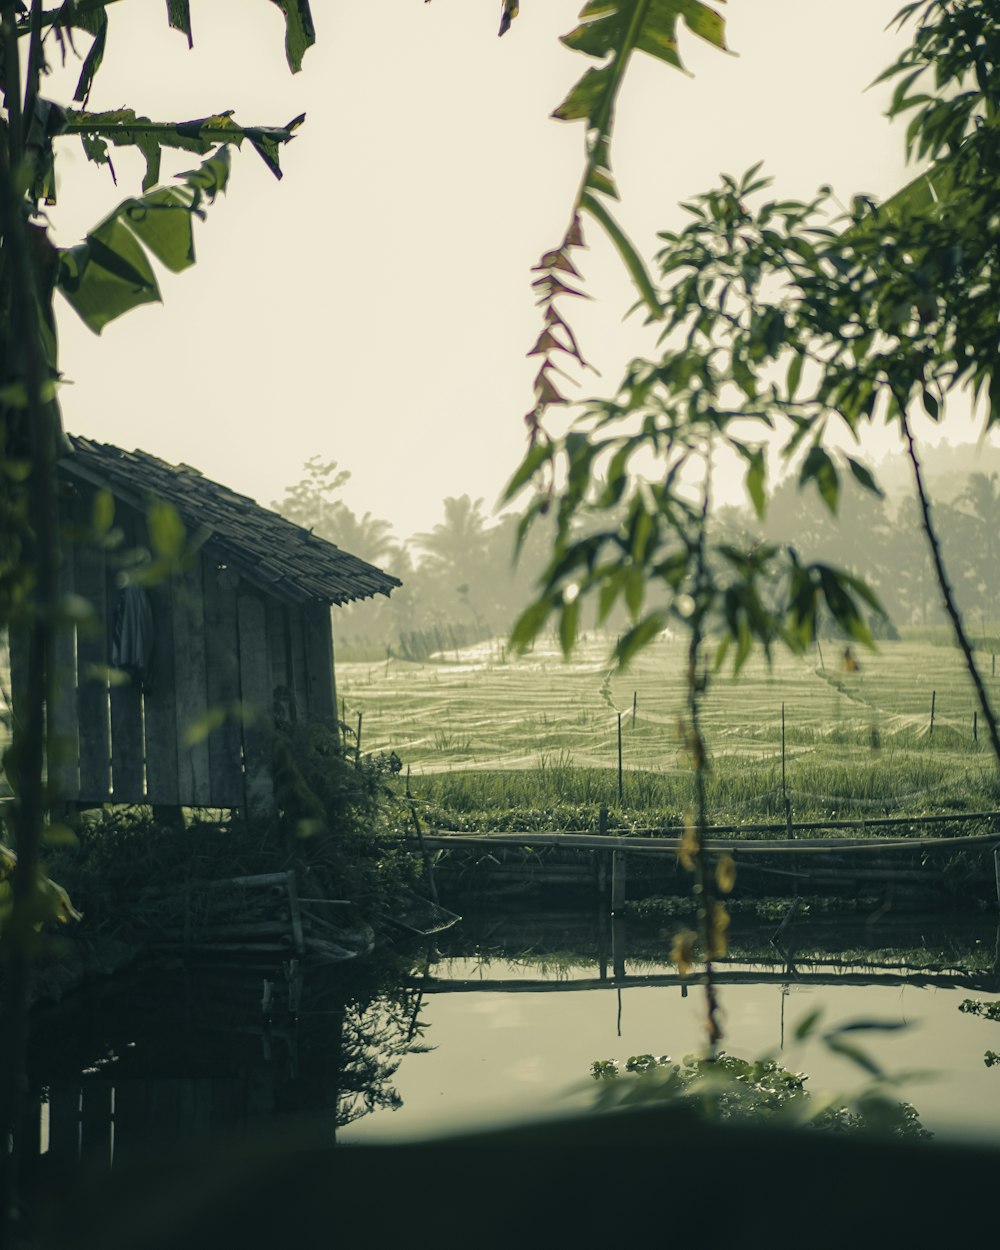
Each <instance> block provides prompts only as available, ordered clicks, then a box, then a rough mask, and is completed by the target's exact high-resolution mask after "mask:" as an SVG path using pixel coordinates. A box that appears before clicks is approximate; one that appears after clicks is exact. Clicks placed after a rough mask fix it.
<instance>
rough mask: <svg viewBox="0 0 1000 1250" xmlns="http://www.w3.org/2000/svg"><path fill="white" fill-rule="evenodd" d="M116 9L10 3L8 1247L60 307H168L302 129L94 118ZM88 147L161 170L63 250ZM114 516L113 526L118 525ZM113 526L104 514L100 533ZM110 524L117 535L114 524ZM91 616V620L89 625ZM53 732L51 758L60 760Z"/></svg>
mask: <svg viewBox="0 0 1000 1250" xmlns="http://www.w3.org/2000/svg"><path fill="white" fill-rule="evenodd" d="M113 3H114V0H64V2H62V3H59V4H54V3H53V4H49V5H46V4H45V3H44V0H30V5H28V6H25V5H24V4H22V3H20V0H0V90H2V92H3V115H2V117H0V465H2V469H3V472H2V474H0V551H2V552H3V555H2V558H0V628H8V629H9V628H12V627H24V628H27V629H28V630H29V637H30V655H29V660H28V666H27V683H26V685H27V688H26V691H25V697H24V699H23V700H21V701H20V705H19V707H18V709H16V711H17V717H16V719H15V723H14V726H13V728H14V741H13V745H12V746H11V748H9V749H8V751H7V753H6V756H5V760H4V764H5V769H6V772H7V776H8V780H9V781H10V782H11V784H12V788H13V790H14V792H15V795H16V803H15V809H14V821H13V825H14V836H15V840H16V847H17V867H16V869H15V871H14V873H13V877H12V883H11V905H10V907H9V909H8V910H7V911H6V914H5V916H4V926H3V938H4V945H5V948H6V953H7V955H8V961H7V976H6V985H5V991H6V995H5V998H6V1000H5V1004H4V1013H3V1015H4V1030H3V1038H2V1042H3V1050H2V1054H0V1142H2V1143H3V1148H2V1151H0V1165H2V1166H0V1240H2V1241H6V1239H7V1235H8V1234H9V1232H10V1221H11V1220H12V1219H13V1217H14V1207H15V1188H14V1178H15V1174H16V1168H17V1158H18V1152H19V1143H20V1136H21V1115H20V1107H21V1089H22V1082H21V1072H22V1071H23V1063H24V1051H25V1045H26V1037H27V1006H28V1002H29V996H30V982H31V956H32V953H33V951H34V950H35V948H36V947H37V941H38V939H37V932H36V931H37V928H38V926H39V925H40V923H41V922H42V921H44V920H45V919H46V918H47V917H49V916H50V915H52V914H54V913H53V906H52V899H51V895H50V893H49V891H48V889H47V885H48V883H47V882H46V879H45V878H44V876H43V874H42V873H41V871H40V868H39V850H40V845H41V841H42V834H43V824H44V818H45V812H46V808H47V806H48V804H49V803H50V802H51V800H52V799H53V798H54V797H57V796H53V795H51V794H49V793H47V792H46V789H45V786H44V784H43V778H44V758H45V754H46V733H47V730H46V717H45V709H46V705H47V704H48V703H49V702H50V696H51V694H52V689H53V682H54V680H55V675H54V667H53V662H52V660H53V644H54V639H55V635H56V631H57V629H58V628H60V627H61V626H63V625H65V624H66V622H67V620H69V619H73V618H74V617H79V616H80V611H81V608H80V605H75V604H64V603H62V602H60V597H59V593H58V588H57V581H56V573H57V562H58V536H57V533H56V493H55V463H56V460H57V459H58V457H59V455H60V454H61V451H62V431H61V425H60V419H59V412H58V407H57V404H56V398H55V394H56V387H57V385H58V383H59V380H60V373H59V362H58V354H57V344H56V334H55V318H54V313H53V300H54V296H55V292H56V291H57V290H58V291H61V292H62V294H63V296H64V297H65V298H66V299H67V301H68V302H69V303H70V305H71V306H72V307H73V308H74V309H75V311H76V312H77V313H78V314H79V315H80V317H81V318H82V319H83V320H84V322H85V323H86V324H87V325H88V326H89V327H90V328H91V329H92V330H94V331H95V332H96V333H100V331H101V330H102V329H103V327H104V326H105V325H106V324H107V323H108V322H109V321H112V320H113V319H115V318H116V317H119V316H121V315H122V314H123V313H125V312H128V311H129V310H130V309H132V308H135V307H138V306H140V305H142V304H145V303H149V302H150V301H153V300H158V299H159V298H160V291H159V284H158V280H157V277H156V274H155V272H154V269H153V265H152V261H153V260H155V261H157V262H159V263H160V264H162V265H163V266H164V267H165V268H166V269H168V270H170V271H172V272H180V271H182V270H184V269H186V268H188V267H189V266H190V265H192V264H193V263H194V242H193V222H194V220H195V218H200V217H202V216H203V215H204V212H205V208H206V207H207V206H208V205H210V204H211V203H212V201H213V200H214V198H215V196H216V195H217V194H218V193H219V192H220V191H223V190H224V189H225V186H226V182H227V179H228V175H229V153H230V149H231V148H232V147H234V146H235V147H239V146H241V145H242V144H244V143H247V144H249V145H250V146H251V147H253V148H254V149H255V151H256V152H257V153H258V155H260V157H261V158H262V159H263V160H264V162H265V163H266V164H267V165H268V167H269V168H270V169H271V171H272V172H273V173H274V174H275V175H276V176H279V177H280V173H281V170H280V161H279V157H280V149H281V146H282V145H283V144H284V143H286V142H288V141H289V140H290V139H291V138H292V137H293V134H294V131H295V129H296V128H297V126H298V125H299V124H300V122H301V121H302V118H301V117H298V118H295V119H294V120H293V121H291V122H289V123H288V124H287V125H286V126H274V127H268V126H241V125H239V124H238V123H237V122H236V121H235V120H234V118H233V116H232V113H231V112H221V113H216V114H212V115H210V116H206V117H202V118H197V119H194V120H192V121H184V122H174V121H167V122H156V121H152V120H150V119H149V118H145V117H138V116H137V115H136V114H135V113H134V111H132V110H130V109H124V108H123V109H119V110H115V111H114V112H112V113H92V112H89V111H88V110H87V100H88V97H89V94H90V90H91V88H92V86H93V82H94V78H95V76H96V74H97V73H98V72H99V70H100V67H101V64H102V61H103V59H104V55H105V50H106V47H107V41H108V31H109V25H110V19H109V15H108V13H107V10H108V9H109V8H110V7H111V6H112V4H113ZM276 3H278V7H279V8H280V9H281V10H282V12H283V13H284V15H285V22H286V54H287V58H288V63H289V66H290V68H291V69H292V70H293V71H295V70H298V69H299V68H300V67H301V63H302V56H303V54H304V53H305V51H306V49H307V48H308V47H309V46H310V44H311V43H312V42H313V39H314V35H313V29H312V19H311V15H310V12H309V4H308V0H276ZM166 13H167V20H168V22H169V24H170V26H172V27H174V28H176V29H177V30H179V31H180V32H181V33H182V34H183V35H184V36H186V38H187V40H188V43H189V44H190V42H191V37H192V31H191V17H190V11H189V4H188V2H187V0H170V3H169V4H168V5H167V6H166ZM80 35H84V36H86V37H87V38H89V40H90V46H89V48H88V50H87V54H86V56H85V57H84V58H83V60H82V65H81V72H80V78H79V81H78V83H77V87H76V92H75V98H74V104H75V105H80V106H81V107H79V108H76V107H67V106H64V105H61V104H59V103H58V102H56V101H55V100H52V99H48V98H46V96H45V95H44V93H43V89H42V88H43V76H44V74H45V71H46V69H47V61H48V59H49V57H50V56H51V55H52V54H53V52H56V51H57V50H58V52H59V53H65V52H66V51H72V50H74V48H75V44H74V40H75V39H76V38H77V37H79V36H80ZM74 137H75V138H78V139H79V140H80V141H81V142H82V144H83V148H84V151H85V153H86V155H87V156H88V158H89V159H91V160H93V161H96V162H97V163H98V164H107V165H109V167H111V169H112V172H113V166H112V158H111V149H112V148H114V147H122V146H132V147H136V148H138V149H139V150H140V151H141V152H142V154H143V156H144V158H145V161H146V175H145V177H144V179H143V185H142V188H141V192H140V193H139V194H137V195H133V196H129V197H128V198H127V199H125V200H123V201H122V202H121V203H120V204H119V205H118V206H117V207H116V208H115V209H113V211H112V212H111V213H110V214H108V216H107V217H105V218H104V220H103V221H101V222H99V223H98V224H97V225H96V226H94V227H93V228H92V229H91V230H90V231H89V232H88V233H87V235H86V237H85V238H84V239H83V240H82V241H81V242H80V243H79V244H77V245H76V246H74V247H70V248H58V247H56V246H55V244H54V243H53V242H52V239H51V238H50V235H49V229H48V221H47V218H46V216H45V212H44V209H45V206H46V205H48V204H51V203H53V202H54V197H55V186H56V183H55V163H56V153H57V150H58V148H59V147H60V145H62V144H63V143H65V142H66V141H67V140H70V139H73V138H74ZM164 148H167V149H177V150H180V151H183V152H189V153H192V154H194V155H195V156H196V157H200V158H202V159H201V160H200V162H199V163H198V164H197V166H196V168H194V169H193V170H191V171H189V172H188V173H185V174H182V175H181V176H180V177H179V178H178V179H177V180H176V181H175V182H174V184H172V185H169V186H163V187H159V186H156V185H155V184H156V183H157V182H158V179H159V172H160V161H161V154H162V151H163V149H164ZM105 520H106V518H105ZM100 521H101V518H100V517H95V530H96V529H97V528H99V525H100ZM104 528H105V529H106V528H107V526H106V525H105V526H104ZM80 619H82V618H80ZM54 746H55V743H54V738H52V737H51V736H50V740H49V743H48V747H49V753H50V755H51V751H52V750H53V749H54Z"/></svg>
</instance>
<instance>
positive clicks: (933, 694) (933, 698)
mask: <svg viewBox="0 0 1000 1250" xmlns="http://www.w3.org/2000/svg"><path fill="white" fill-rule="evenodd" d="M936 702H937V691H936V690H932V691H931V728H930V732H929V733H928V735H927V736H928V738H933V737H934V704H935V703H936Z"/></svg>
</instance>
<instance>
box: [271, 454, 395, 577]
mask: <svg viewBox="0 0 1000 1250" xmlns="http://www.w3.org/2000/svg"><path fill="white" fill-rule="evenodd" d="M304 468H305V477H304V478H303V479H302V481H300V482H297V483H296V484H295V485H294V486H289V487H288V489H287V490H286V492H285V497H284V499H279V500H275V501H274V502H272V504H271V507H272V508H274V509H275V511H276V512H280V513H281V515H282V516H285V517H287V518H288V519H289V521H294V522H295V523H296V525H301V526H304V527H305V528H306V529H309V530H312V531H313V532H314V533H315V534H318V535H319V537H320V538H325V539H326V540H327V541H328V542H331V543H335V544H336V545H337V546H338V547H341V548H342V549H343V550H344V551H349V552H350V553H351V554H352V555H355V556H360V558H361V559H362V560H367V561H369V563H371V564H376V565H380V566H383V565H386V564H388V563H389V562H390V561H391V560H392V559H394V558H395V556H396V554H397V552H398V549H399V548H398V544H397V543H396V541H395V540H394V538H393V537H392V525H391V524H390V523H389V522H388V521H385V520H383V519H382V518H380V517H373V516H372V514H371V513H370V512H366V513H365V514H364V516H362V517H359V516H358V515H357V514H356V513H355V512H353V511H352V510H351V509H350V508H349V507H348V506H347V504H345V503H344V501H343V500H342V499H338V498H337V497H336V496H337V493H338V492H339V491H340V490H341V489H342V488H343V487H344V486H345V485H346V484H347V482H349V481H350V478H351V474H350V472H349V471H348V470H347V469H340V468H338V467H337V462H336V460H330V461H328V462H326V463H324V462H323V461H321V460H320V458H319V456H312V457H311V458H310V459H309V460H307V461H306V463H305V466H304Z"/></svg>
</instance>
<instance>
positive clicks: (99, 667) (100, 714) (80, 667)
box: [70, 493, 111, 803]
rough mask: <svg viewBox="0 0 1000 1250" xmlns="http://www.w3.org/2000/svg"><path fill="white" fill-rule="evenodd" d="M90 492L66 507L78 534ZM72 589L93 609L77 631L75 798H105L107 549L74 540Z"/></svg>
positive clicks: (87, 521) (85, 522)
mask: <svg viewBox="0 0 1000 1250" xmlns="http://www.w3.org/2000/svg"><path fill="white" fill-rule="evenodd" d="M93 508H94V504H93V495H92V494H83V493H81V494H80V495H79V496H78V497H77V498H76V499H75V500H73V502H72V504H71V506H70V517H71V519H72V521H73V522H74V525H75V527H76V529H77V531H78V532H79V533H84V532H86V531H87V530H88V529H89V528H90V525H91V521H92V518H93ZM73 575H74V579H75V583H76V585H75V589H76V593H77V594H78V595H79V596H80V598H81V599H85V600H86V601H87V602H88V603H89V604H90V605H91V607H93V609H94V620H93V623H92V624H91V626H90V627H89V628H80V629H78V630H77V631H76V670H77V691H76V707H77V719H78V725H79V737H80V789H79V793H78V796H77V797H78V798H80V799H81V800H83V801H84V802H88V803H106V802H108V800H109V799H110V798H111V708H110V705H109V702H108V678H107V669H108V664H109V663H110V659H111V657H110V651H109V647H110V643H109V639H110V630H109V627H108V620H107V601H108V591H107V553H106V552H105V551H104V550H103V549H102V548H100V547H98V546H96V545H95V544H94V543H88V542H80V543H78V544H77V548H76V551H75V552H74V558H73Z"/></svg>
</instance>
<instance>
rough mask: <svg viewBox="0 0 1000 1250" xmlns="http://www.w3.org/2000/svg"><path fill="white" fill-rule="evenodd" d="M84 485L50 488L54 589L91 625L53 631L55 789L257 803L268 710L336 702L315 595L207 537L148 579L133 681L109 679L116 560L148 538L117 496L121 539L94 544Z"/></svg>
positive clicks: (143, 798) (308, 710)
mask: <svg viewBox="0 0 1000 1250" xmlns="http://www.w3.org/2000/svg"><path fill="white" fill-rule="evenodd" d="M95 495H96V488H95V487H93V486H91V485H90V484H85V483H82V482H76V483H74V487H73V492H71V493H70V495H69V496H68V497H67V499H65V500H64V501H63V502H64V508H65V511H64V521H65V523H66V525H65V528H66V541H65V543H64V553H63V562H62V566H61V573H60V589H61V590H62V592H63V593H65V594H75V595H78V596H80V597H81V598H83V599H85V600H86V601H87V602H89V603H90V604H92V606H93V607H94V613H95V617H94V622H93V627H92V628H85V627H81V628H79V629H75V630H73V629H71V630H66V631H64V632H63V633H62V634H61V635H60V638H59V643H58V646H57V657H56V662H57V673H58V682H57V692H58V697H57V699H56V701H54V703H53V707H52V711H51V715H52V728H53V730H54V732H55V735H56V738H57V740H58V741H59V743H60V744H61V748H60V750H59V752H58V753H53V757H52V760H51V763H50V767H51V770H52V775H51V781H52V784H53V786H54V789H55V791H56V792H57V794H58V796H59V797H60V798H62V799H66V800H70V801H73V800H76V801H80V802H84V803H105V802H117V803H146V802H148V803H153V804H156V805H160V806H164V807H173V806H185V807H223V808H229V807H240V808H243V809H244V810H246V811H247V813H248V814H249V815H252V816H265V815H269V814H271V812H272V811H273V809H274V790H273V783H272V778H271V732H272V729H273V726H274V721H275V714H276V712H277V714H278V715H279V717H280V719H281V720H283V721H287V722H291V723H295V722H296V721H303V720H306V719H310V718H312V719H324V718H325V719H329V718H333V717H334V716H335V714H336V693H335V690H334V675H333V636H332V629H331V621H330V610H329V608H328V607H327V605H325V604H321V603H311V604H307V605H302V604H298V603H287V602H285V601H284V600H283V599H281V598H279V597H277V596H274V595H270V594H268V593H266V592H265V591H263V590H260V589H257V588H256V587H254V586H252V585H251V584H250V583H249V582H248V581H246V580H245V579H243V580H241V579H240V578H239V577H238V576H237V574H236V572H235V570H233V569H231V568H227V567H226V565H225V562H224V561H223V560H222V559H220V557H219V556H218V555H217V553H215V552H213V551H212V546H211V542H209V543H208V544H207V545H206V546H205V548H203V549H202V551H201V552H200V553H199V555H198V557H197V559H196V561H195V562H194V564H193V565H192V566H191V568H189V569H187V570H185V571H184V572H182V573H180V574H178V575H176V576H174V577H172V578H170V579H168V580H166V581H164V582H161V583H159V584H158V585H154V586H151V587H149V588H148V592H149V597H150V606H151V609H152V614H153V622H154V645H153V653H152V661H151V671H150V675H149V679H148V681H147V683H146V689H145V690H144V691H143V690H141V689H140V688H139V686H138V685H137V684H135V683H133V682H132V681H130V680H129V681H125V682H120V681H109V676H108V674H109V670H110V668H111V661H112V640H113V631H114V624H115V616H116V611H117V608H118V603H119V599H120V595H121V586H122V581H123V578H122V572H123V569H125V568H126V567H127V566H128V565H129V564H130V563H132V562H133V561H134V560H135V559H136V553H137V552H139V553H141V552H142V551H143V549H145V550H147V551H148V549H149V538H148V532H147V526H146V520H145V517H144V515H143V514H142V513H141V512H140V511H139V510H137V509H135V508H133V507H131V506H129V505H128V504H126V503H123V502H122V501H121V500H118V501H117V502H116V508H115V522H114V523H115V528H116V529H118V530H120V531H121V534H122V542H121V543H120V544H119V545H117V546H111V547H108V548H105V547H104V546H102V545H101V543H100V542H99V541H94V540H92V539H90V538H88V537H87V534H88V532H89V531H90V530H91V528H92V522H93V516H94V498H95ZM140 558H141V556H140ZM10 650H11V686H12V694H13V696H14V699H15V701H17V700H19V699H20V698H21V697H23V693H24V690H25V688H26V681H27V664H28V647H27V637H26V634H25V633H24V631H14V634H13V636H12V637H11V645H10ZM210 709H219V711H220V712H223V713H224V714H225V715H224V718H220V723H219V724H217V725H216V727H215V728H213V730H212V731H211V733H209V734H208V735H207V737H205V736H202V737H201V738H199V739H198V740H197V741H193V740H192V739H191V737H190V735H189V731H190V730H191V728H192V727H193V726H195V725H198V724H200V723H201V724H203V723H205V718H206V715H207V713H208V712H209V710H210ZM241 713H242V714H241Z"/></svg>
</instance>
